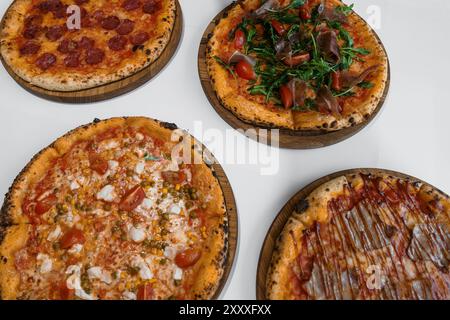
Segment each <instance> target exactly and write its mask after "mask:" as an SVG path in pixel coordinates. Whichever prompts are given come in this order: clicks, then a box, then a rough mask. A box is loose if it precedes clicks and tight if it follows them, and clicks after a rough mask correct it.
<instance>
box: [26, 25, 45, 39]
mask: <svg viewBox="0 0 450 320" xmlns="http://www.w3.org/2000/svg"><path fill="white" fill-rule="evenodd" d="M40 31H41V27H40V26H37V25H34V24H32V25H29V26H27V27H25V29H24V30H23V36H24V37H25V38H26V39H34V38H36V37H37V35H38V34H39V32H40Z"/></svg>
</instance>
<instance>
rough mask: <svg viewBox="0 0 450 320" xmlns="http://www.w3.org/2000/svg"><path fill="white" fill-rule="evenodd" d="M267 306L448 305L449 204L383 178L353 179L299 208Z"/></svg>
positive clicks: (279, 249)
mask: <svg viewBox="0 0 450 320" xmlns="http://www.w3.org/2000/svg"><path fill="white" fill-rule="evenodd" d="M275 248H276V249H275V251H274V254H273V257H272V261H271V265H270V269H269V272H268V278H267V286H266V290H267V291H266V295H267V297H268V298H269V299H314V300H315V299H338V300H341V299H389V300H398V299H400V300H406V299H425V300H430V299H436V300H437V299H443V300H448V299H450V273H449V264H450V199H449V197H448V196H447V195H444V194H443V193H442V192H440V191H438V190H436V189H435V188H433V187H431V186H430V185H428V184H425V183H423V182H421V181H416V180H413V179H412V178H404V177H398V176H396V175H395V174H394V173H392V174H386V173H383V172H380V171H375V172H370V173H367V172H362V173H355V174H348V175H345V176H341V177H338V178H336V179H333V180H331V181H329V182H327V183H325V184H323V185H322V186H320V187H318V188H317V189H316V190H314V191H313V192H312V193H311V194H310V195H308V196H307V197H306V198H304V199H302V200H301V201H300V202H299V203H298V204H297V205H296V207H295V209H294V212H293V213H292V216H291V217H290V218H289V220H288V222H287V223H286V225H285V227H284V229H283V231H282V233H281V234H280V236H279V239H278V241H277V244H276V247H275Z"/></svg>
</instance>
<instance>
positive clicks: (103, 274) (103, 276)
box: [87, 267, 112, 284]
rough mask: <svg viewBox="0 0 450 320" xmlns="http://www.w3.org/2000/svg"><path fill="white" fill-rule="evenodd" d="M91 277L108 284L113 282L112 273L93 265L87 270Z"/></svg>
mask: <svg viewBox="0 0 450 320" xmlns="http://www.w3.org/2000/svg"><path fill="white" fill-rule="evenodd" d="M87 273H88V277H89V279H98V280H100V281H103V282H104V283H106V284H110V283H111V282H112V278H111V275H110V274H109V273H108V272H107V271H105V270H103V269H102V268H101V267H92V268H89V270H88V271H87Z"/></svg>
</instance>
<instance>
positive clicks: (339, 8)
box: [335, 3, 355, 16]
mask: <svg viewBox="0 0 450 320" xmlns="http://www.w3.org/2000/svg"><path fill="white" fill-rule="evenodd" d="M354 6H355V4H354V3H353V4H351V5H349V6H348V5H346V4H344V5H342V6H337V7H336V9H335V10H336V11H337V12H341V13H343V14H345V15H346V16H348V15H349V14H350V13H352V11H353V7H354Z"/></svg>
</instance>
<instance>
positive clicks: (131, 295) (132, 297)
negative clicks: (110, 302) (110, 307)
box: [122, 291, 137, 300]
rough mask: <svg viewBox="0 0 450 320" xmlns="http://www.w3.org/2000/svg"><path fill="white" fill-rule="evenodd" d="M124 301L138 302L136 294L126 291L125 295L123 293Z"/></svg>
mask: <svg viewBox="0 0 450 320" xmlns="http://www.w3.org/2000/svg"><path fill="white" fill-rule="evenodd" d="M122 299H123V300H136V299H137V297H136V294H135V293H133V292H130V291H125V292H124V293H122Z"/></svg>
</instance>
